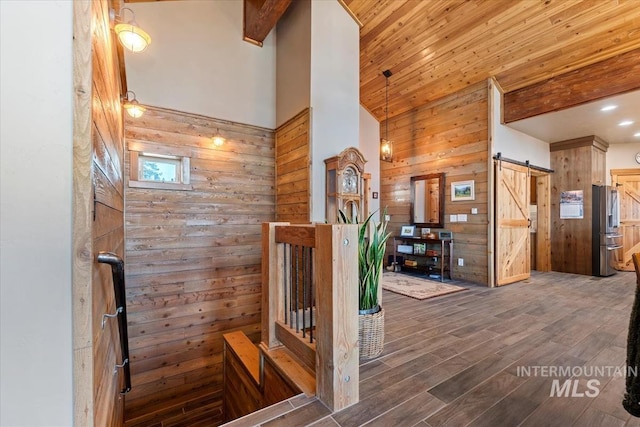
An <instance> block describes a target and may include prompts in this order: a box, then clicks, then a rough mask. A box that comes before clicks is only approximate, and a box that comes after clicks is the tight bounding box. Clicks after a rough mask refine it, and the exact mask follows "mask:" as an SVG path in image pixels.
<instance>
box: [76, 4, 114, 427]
mask: <svg viewBox="0 0 640 427" xmlns="http://www.w3.org/2000/svg"><path fill="white" fill-rule="evenodd" d="M91 4H92V15H93V19H92V35H93V37H92V38H91V41H92V56H91V64H92V83H93V85H92V87H93V90H92V91H91V95H92V114H91V116H92V120H91V125H92V126H91V140H90V141H87V142H88V143H90V144H91V149H92V150H91V153H92V156H91V157H92V166H91V168H90V180H89V182H90V184H92V187H93V194H92V196H93V203H92V206H91V207H92V210H93V212H92V214H93V215H92V218H91V239H92V245H91V246H92V248H91V252H90V253H89V254H87V255H89V256H90V262H91V267H92V272H91V282H90V284H89V285H88V286H90V295H91V331H92V332H91V335H92V339H91V343H92V354H93V382H92V384H93V390H92V396H93V413H92V414H84V415H83V417H84V416H87V415H88V416H89V417H92V418H93V420H92V422H91V423H89V422H86V423H85V422H84V421H82V420H76V421H77V422H78V423H79V424H88V425H89V424H93V425H101V426H120V425H122V423H123V420H124V417H123V410H124V399H122V398H121V396H120V390H121V389H123V388H124V379H123V376H122V370H118V374H117V375H114V374H113V369H114V366H115V365H116V364H120V363H122V360H123V358H122V354H121V348H120V337H119V332H118V323H117V319H110V320H109V321H107V322H106V324H105V327H104V329H103V328H102V316H103V314H104V313H113V312H115V310H116V304H115V296H114V288H113V278H112V272H111V267H110V266H108V265H105V264H99V263H98V262H97V261H96V256H97V254H98V252H100V251H108V252H113V253H115V254H117V255H119V256H121V257H124V188H123V174H124V162H123V161H124V130H123V120H122V111H121V109H120V86H121V82H120V74H119V60H118V56H117V47H116V43H115V40H113V38H112V36H113V34H112V31H111V28H110V22H109V8H110V7H113V5H112V4H111V2H109V1H106V0H101V1H96V2H92V3H91ZM78 160H79V158H78V157H77V156H75V157H74V164H75V162H77V161H78ZM74 234H75V233H74ZM76 339H77V337H76ZM83 363H87V362H86V361H85V362H83Z"/></svg>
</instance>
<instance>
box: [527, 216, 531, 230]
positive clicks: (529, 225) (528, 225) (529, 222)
mask: <svg viewBox="0 0 640 427" xmlns="http://www.w3.org/2000/svg"><path fill="white" fill-rule="evenodd" d="M527 222H528V224H527V228H531V218H527Z"/></svg>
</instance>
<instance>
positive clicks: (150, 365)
mask: <svg viewBox="0 0 640 427" xmlns="http://www.w3.org/2000/svg"><path fill="white" fill-rule="evenodd" d="M125 129H126V140H127V148H128V150H130V149H131V148H132V147H134V148H135V146H136V144H138V145H140V144H145V147H146V148H148V149H150V151H152V152H153V151H156V149H157V152H161V153H170V152H174V153H176V154H178V155H185V154H187V155H190V156H191V184H192V186H193V190H192V191H176V190H157V189H143V188H129V187H128V184H126V185H125V187H126V189H125V192H126V206H125V212H126V217H125V222H126V235H127V236H126V256H127V288H128V289H127V303H128V307H129V340H130V351H131V372H132V385H133V388H132V391H131V393H129V396H128V398H127V402H126V410H125V417H126V419H127V425H150V424H151V423H153V422H157V420H163V425H165V426H166V425H175V424H176V423H187V424H189V423H194V422H195V421H196V420H197V419H200V418H201V417H204V418H206V419H207V420H208V423H209V424H208V425H215V424H216V423H219V422H221V421H222V411H221V410H222V387H223V375H222V370H223V364H222V354H223V340H222V334H224V333H227V332H230V331H235V330H241V331H243V332H244V333H246V334H247V335H248V336H249V337H250V338H251V340H252V341H254V342H258V341H259V339H260V300H261V271H260V270H261V224H262V223H263V222H267V221H273V220H274V219H275V190H274V181H275V177H274V170H275V168H274V157H275V156H274V132H273V130H270V129H263V128H258V127H254V126H248V125H243V124H238V123H233V122H228V121H224V120H217V119H213V118H208V117H203V116H197V115H193V114H187V113H181V112H177V111H171V110H165V109H161V108H155V107H148V109H147V111H146V112H145V115H144V116H143V117H142V118H140V119H129V118H127V121H126V126H125ZM218 132H219V133H220V134H221V136H222V137H224V138H226V142H225V143H224V145H222V146H221V147H214V146H213V144H212V142H211V137H212V136H213V135H214V134H216V133H218ZM128 162H129V159H128V156H127V158H126V162H125V167H126V169H125V170H126V171H127V173H128V170H129V165H128ZM125 181H126V182H127V183H128V176H127V177H126V178H125Z"/></svg>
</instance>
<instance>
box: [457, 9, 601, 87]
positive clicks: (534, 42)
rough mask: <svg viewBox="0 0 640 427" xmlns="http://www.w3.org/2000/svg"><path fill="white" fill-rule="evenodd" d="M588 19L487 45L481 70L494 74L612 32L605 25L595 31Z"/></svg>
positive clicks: (523, 33) (598, 11)
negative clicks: (578, 23)
mask: <svg viewBox="0 0 640 427" xmlns="http://www.w3.org/2000/svg"><path fill="white" fill-rule="evenodd" d="M591 15H597V16H602V15H601V10H600V9H599V10H597V11H596V10H592V11H591ZM588 17H589V14H588V13H585V16H584V18H583V19H584V21H585V22H582V24H580V25H573V24H567V25H566V26H564V25H563V26H562V28H559V29H555V28H552V27H548V28H541V29H540V30H537V31H524V32H522V33H521V34H519V35H518V37H517V39H516V38H514V37H510V38H508V39H499V38H496V42H495V43H493V44H491V45H487V46H486V50H485V51H483V52H482V55H483V56H485V58H487V59H488V61H486V63H485V64H484V66H483V67H482V68H485V69H489V70H488V71H489V73H490V74H495V68H511V67H514V66H517V65H520V64H522V63H525V62H527V61H529V60H530V59H531V58H535V57H540V56H544V55H546V54H547V53H549V52H554V51H557V50H558V47H559V46H563V45H565V44H567V43H569V42H575V41H579V40H581V39H586V38H590V37H591V36H595V35H597V34H598V33H601V32H603V30H604V31H605V32H609V31H611V29H610V28H609V27H608V26H607V27H603V26H599V27H598V28H597V29H596V28H595V27H594V26H593V25H591V21H590V19H588ZM610 22H611V21H610ZM539 46H543V48H539ZM544 46H546V47H544ZM511 61H515V62H511ZM474 67H478V61H475V62H474ZM462 71H463V72H465V73H466V72H470V71H471V67H465V68H463V69H462Z"/></svg>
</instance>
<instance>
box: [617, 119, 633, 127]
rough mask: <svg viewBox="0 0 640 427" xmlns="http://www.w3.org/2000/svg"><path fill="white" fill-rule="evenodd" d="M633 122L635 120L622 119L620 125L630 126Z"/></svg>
mask: <svg viewBox="0 0 640 427" xmlns="http://www.w3.org/2000/svg"><path fill="white" fill-rule="evenodd" d="M632 124H633V120H625V121H622V122H620V123H618V126H629V125H632Z"/></svg>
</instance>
